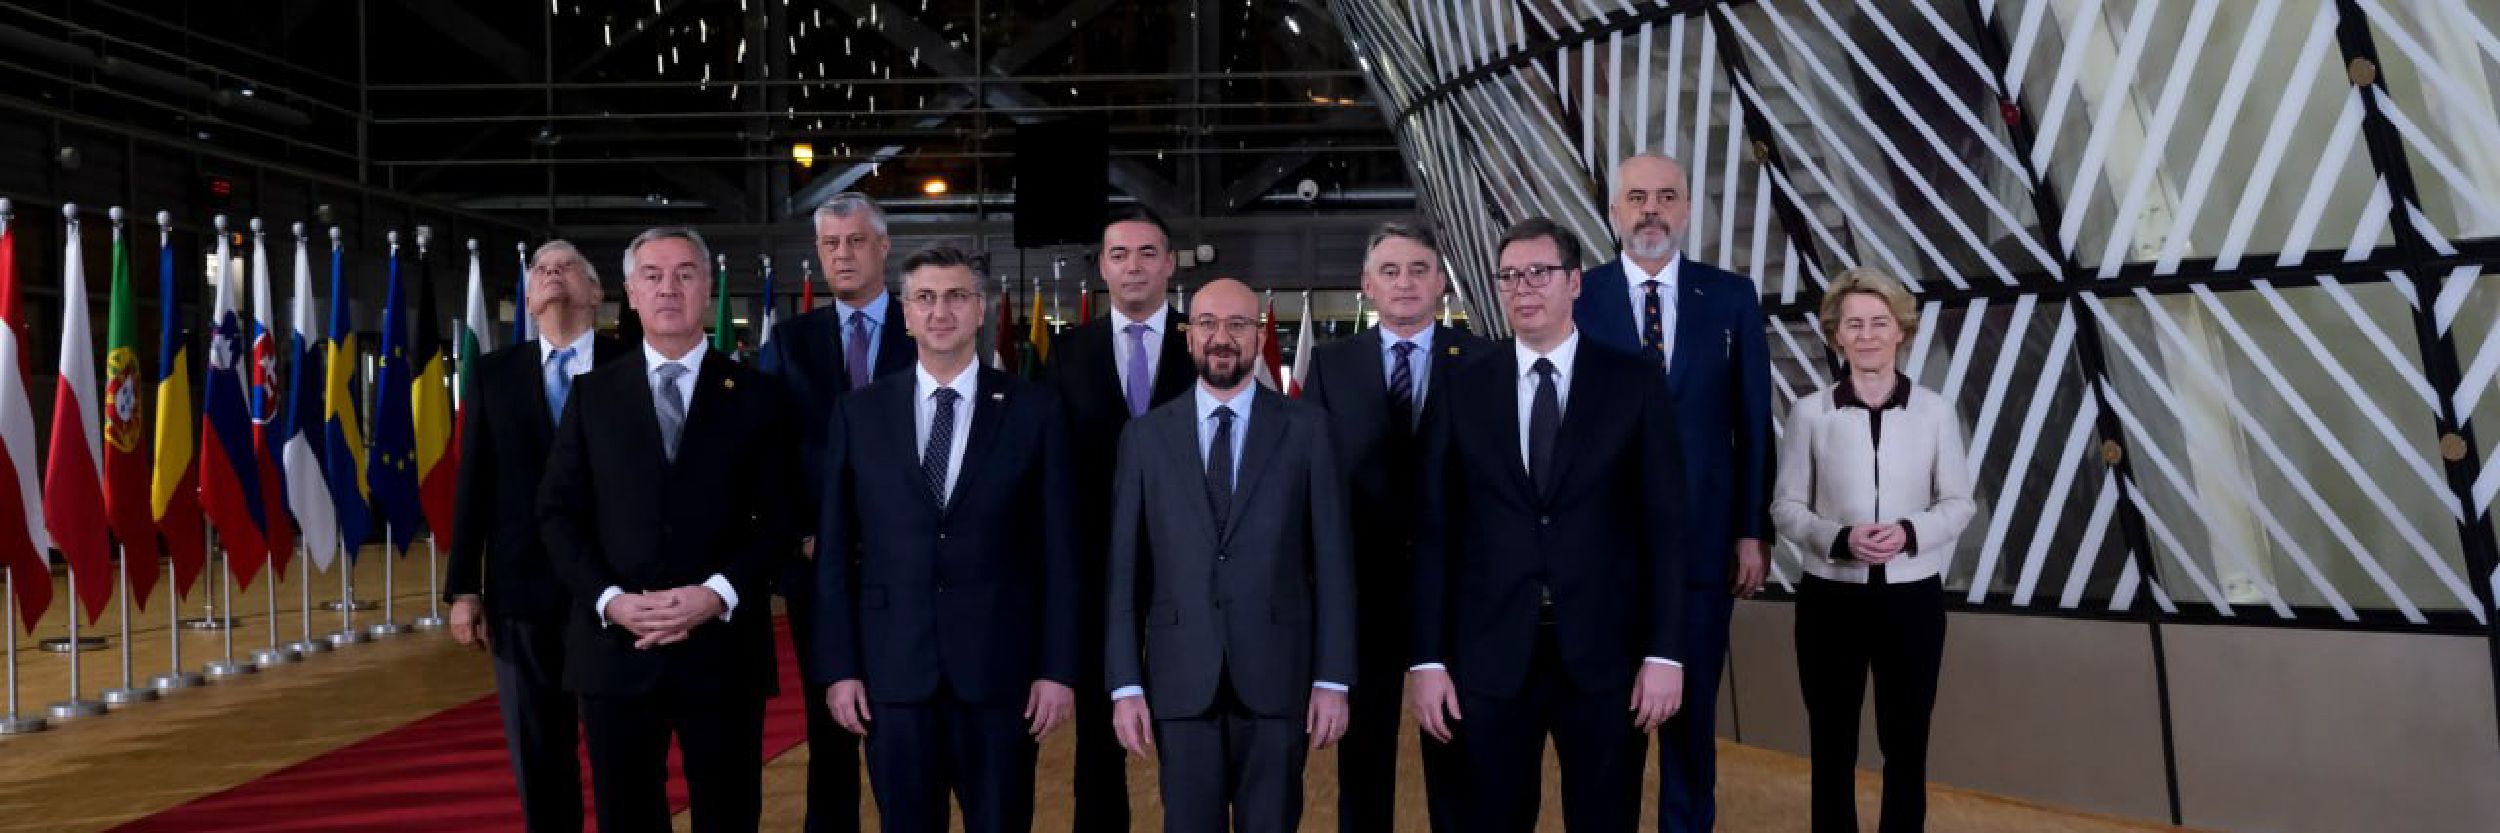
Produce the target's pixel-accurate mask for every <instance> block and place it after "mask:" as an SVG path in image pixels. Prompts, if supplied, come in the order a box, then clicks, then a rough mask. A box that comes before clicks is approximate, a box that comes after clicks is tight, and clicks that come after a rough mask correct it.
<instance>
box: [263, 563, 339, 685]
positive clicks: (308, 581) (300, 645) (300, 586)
mask: <svg viewBox="0 0 2500 833" xmlns="http://www.w3.org/2000/svg"><path fill="white" fill-rule="evenodd" d="M295 560H296V561H298V562H302V563H301V564H300V566H302V567H303V568H304V574H303V575H302V576H301V577H299V578H297V579H296V580H295V581H296V584H295V589H296V590H297V591H299V592H301V593H303V600H302V601H301V602H300V603H299V604H300V605H301V606H300V607H299V608H297V611H296V612H298V613H300V614H302V619H303V623H304V637H303V638H302V639H298V640H296V641H293V642H289V643H287V644H286V648H287V650H290V651H294V652H295V653H297V654H300V655H303V656H305V657H310V656H311V655H313V654H318V653H321V652H323V651H327V650H330V643H328V642H323V641H321V640H318V639H314V638H313V629H312V619H313V600H312V583H313V567H312V550H311V549H309V548H307V547H306V546H305V545H304V542H302V541H297V542H296V543H295ZM271 615H272V616H274V615H276V614H271ZM271 627H272V628H275V627H276V625H275V624H274V622H273V623H272V625H271Z"/></svg>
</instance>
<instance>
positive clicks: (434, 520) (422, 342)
mask: <svg viewBox="0 0 2500 833" xmlns="http://www.w3.org/2000/svg"><path fill="white" fill-rule="evenodd" d="M418 260H419V263H418V265H417V320H416V322H415V323H416V327H415V330H416V337H415V338H413V339H410V340H409V343H408V347H409V360H408V362H409V367H410V368H411V369H412V370H414V371H416V376H415V377H414V378H413V379H410V380H409V383H408V384H409V388H408V404H409V407H410V409H411V411H410V414H409V416H410V417H411V419H410V423H409V424H410V425H411V426H412V427H413V428H414V435H413V436H414V437H415V440H416V445H415V452H416V463H417V471H416V475H417V498H418V501H417V502H418V507H419V508H420V509H422V510H424V512H425V529H426V532H427V533H428V534H430V535H432V536H433V537H434V541H435V543H436V544H437V545H438V546H439V545H441V544H443V543H448V542H449V540H450V538H451V508H452V498H453V496H454V494H455V492H456V490H455V488H454V486H455V484H456V482H457V480H458V478H457V477H456V471H457V470H458V469H459V468H460V461H459V457H458V456H457V455H455V454H453V453H452V444H451V438H452V421H451V420H452V416H451V354H450V353H449V352H448V351H446V350H445V349H444V344H443V329H442V327H443V325H442V319H441V318H439V317H437V309H438V308H437V307H436V306H435V305H434V264H433V263H432V262H431V261H430V260H428V259H426V258H425V256H424V255H423V254H419V255H418Z"/></svg>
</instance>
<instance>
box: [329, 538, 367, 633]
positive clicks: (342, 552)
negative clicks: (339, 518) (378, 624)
mask: <svg viewBox="0 0 2500 833" xmlns="http://www.w3.org/2000/svg"><path fill="white" fill-rule="evenodd" d="M332 560H333V561H335V562H337V564H338V565H339V600H338V601H337V602H335V603H332V604H331V605H330V609H331V610H335V611H338V612H339V629H338V631H337V632H335V633H332V634H330V635H329V636H327V637H324V638H326V639H328V640H330V647H332V648H345V647H347V646H349V645H354V644H356V643H359V642H363V641H365V632H364V631H360V630H357V629H356V611H359V610H364V609H366V608H367V607H370V605H368V604H367V603H365V602H361V601H356V600H354V599H353V597H354V596H355V595H356V587H355V585H354V584H353V580H352V579H350V578H349V577H350V576H352V575H354V574H355V572H356V565H355V564H354V563H353V562H350V561H348V560H347V539H345V538H341V539H339V551H338V554H337V557H336V558H334V559H332Z"/></svg>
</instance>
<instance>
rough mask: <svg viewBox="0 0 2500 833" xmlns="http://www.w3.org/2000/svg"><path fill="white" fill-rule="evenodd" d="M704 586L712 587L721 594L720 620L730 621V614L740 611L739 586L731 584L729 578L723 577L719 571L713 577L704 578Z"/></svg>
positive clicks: (713, 590)
mask: <svg viewBox="0 0 2500 833" xmlns="http://www.w3.org/2000/svg"><path fill="white" fill-rule="evenodd" d="M703 586H705V587H709V588H712V592H714V593H718V594H720V620H721V621H723V622H727V621H729V614H732V613H736V612H738V588H735V587H731V586H729V579H727V578H723V577H722V576H721V574H719V573H713V574H712V577H711V578H707V579H704V580H703Z"/></svg>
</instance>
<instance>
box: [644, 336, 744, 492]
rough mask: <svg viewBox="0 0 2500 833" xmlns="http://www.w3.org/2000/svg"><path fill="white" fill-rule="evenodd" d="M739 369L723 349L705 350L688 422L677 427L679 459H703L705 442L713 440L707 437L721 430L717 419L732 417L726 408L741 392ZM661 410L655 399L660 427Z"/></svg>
mask: <svg viewBox="0 0 2500 833" xmlns="http://www.w3.org/2000/svg"><path fill="white" fill-rule="evenodd" d="M736 370H737V368H736V366H735V363H733V362H731V361H730V360H729V357H727V356H724V355H721V353H720V351H718V350H706V351H704V352H703V369H701V370H699V371H697V372H696V373H695V377H694V378H695V381H694V397H693V398H692V399H690V400H688V401H687V402H686V424H685V425H682V426H678V428H677V460H680V461H683V460H693V459H700V458H701V455H702V454H703V453H704V452H705V451H707V449H704V448H703V447H702V446H704V445H708V444H709V443H708V442H706V441H707V440H708V439H709V438H710V437H711V435H713V434H716V433H719V432H717V431H713V430H711V429H712V427H713V424H714V423H718V422H720V421H721V420H724V419H727V418H728V415H727V414H725V413H723V412H724V411H725V410H727V409H728V408H730V407H732V406H733V405H734V404H735V403H734V401H733V400H735V399H736V397H737V396H738V383H737V379H736V378H734V377H735V375H736ZM658 414H659V412H658V410H657V405H656V403H655V405H654V410H653V411H652V427H653V428H654V429H655V430H656V429H657V428H658V427H659V416H658ZM671 465H672V467H673V466H674V465H675V464H674V463H672V464H671Z"/></svg>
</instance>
